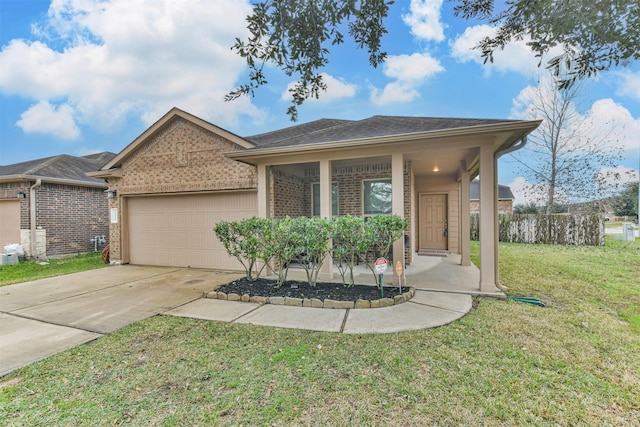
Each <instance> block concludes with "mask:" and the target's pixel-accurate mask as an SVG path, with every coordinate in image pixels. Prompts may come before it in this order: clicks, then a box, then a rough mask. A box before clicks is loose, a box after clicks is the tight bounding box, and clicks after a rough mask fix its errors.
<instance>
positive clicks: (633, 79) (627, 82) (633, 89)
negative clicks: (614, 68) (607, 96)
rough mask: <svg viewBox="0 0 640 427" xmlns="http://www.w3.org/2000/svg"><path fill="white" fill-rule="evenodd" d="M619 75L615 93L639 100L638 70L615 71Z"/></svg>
mask: <svg viewBox="0 0 640 427" xmlns="http://www.w3.org/2000/svg"><path fill="white" fill-rule="evenodd" d="M617 75H618V76H620V77H621V80H622V81H621V82H620V85H619V86H618V90H617V91H616V93H617V94H618V95H622V96H628V97H630V98H632V99H635V100H636V101H638V102H640V71H639V72H636V73H634V72H632V71H622V72H619V73H617Z"/></svg>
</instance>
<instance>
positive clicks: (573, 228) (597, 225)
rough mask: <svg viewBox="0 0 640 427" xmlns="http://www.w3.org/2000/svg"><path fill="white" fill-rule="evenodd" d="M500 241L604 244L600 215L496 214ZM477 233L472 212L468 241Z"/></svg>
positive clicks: (478, 223) (476, 237) (477, 219)
mask: <svg viewBox="0 0 640 427" xmlns="http://www.w3.org/2000/svg"><path fill="white" fill-rule="evenodd" d="M498 223H499V231H498V237H499V241H501V242H511V243H546V244H556V245H589V246H603V245H604V221H603V218H602V215H566V214H558V215H545V214H540V215H510V214H504V215H499V217H498ZM479 236H480V220H479V215H478V214H472V215H471V240H478V239H479Z"/></svg>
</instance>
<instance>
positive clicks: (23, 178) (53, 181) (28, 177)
mask: <svg viewBox="0 0 640 427" xmlns="http://www.w3.org/2000/svg"><path fill="white" fill-rule="evenodd" d="M14 181H44V182H48V183H51V184H64V185H75V186H79V187H95V188H107V184H106V183H104V182H91V181H82V180H80V179H67V178H51V177H46V176H37V175H25V174H15V175H3V176H0V182H14Z"/></svg>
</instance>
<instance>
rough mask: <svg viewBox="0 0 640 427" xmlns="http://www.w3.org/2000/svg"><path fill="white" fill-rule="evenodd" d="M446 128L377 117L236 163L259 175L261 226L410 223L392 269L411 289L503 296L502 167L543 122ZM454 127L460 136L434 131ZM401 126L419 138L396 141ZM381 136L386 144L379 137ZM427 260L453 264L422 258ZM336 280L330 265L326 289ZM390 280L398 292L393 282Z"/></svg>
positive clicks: (283, 143)
mask: <svg viewBox="0 0 640 427" xmlns="http://www.w3.org/2000/svg"><path fill="white" fill-rule="evenodd" d="M443 120H444V119H428V118H396V117H382V118H381V117H374V118H372V119H367V120H364V121H361V122H355V123H347V124H340V125H339V126H337V127H338V128H339V130H340V132H338V131H337V129H336V126H334V127H332V128H330V129H329V130H327V131H326V134H323V132H322V131H320V132H319V131H315V132H310V133H305V129H304V126H305V125H302V127H301V128H300V129H295V127H294V128H292V129H288V130H286V132H285V134H284V135H283V139H282V140H280V141H279V140H278V135H273V134H267V135H264V136H261V135H258V136H256V137H253V138H249V140H251V141H252V142H254V143H256V145H257V147H256V148H252V149H248V150H243V151H238V152H234V153H227V156H229V157H230V158H232V159H234V160H238V161H243V162H246V163H250V164H253V165H255V166H256V167H257V174H258V215H259V216H261V217H282V216H285V215H289V216H321V217H326V218H330V217H332V216H338V215H358V216H364V217H367V216H368V215H374V214H382V215H389V214H393V215H399V216H403V217H404V218H406V219H407V222H408V224H409V226H408V228H407V230H405V237H404V238H401V239H398V240H397V241H396V242H394V245H393V252H392V253H393V255H392V257H393V258H392V260H390V261H391V262H392V266H395V265H396V264H397V263H398V262H400V263H401V265H402V266H403V268H404V270H405V272H406V275H407V283H408V284H409V285H410V286H414V287H418V288H425V289H439V290H447V289H446V288H449V290H452V291H466V292H482V293H497V294H499V293H500V292H501V291H500V284H499V272H498V269H497V265H498V259H497V257H498V253H497V242H498V238H497V222H498V215H497V188H498V184H497V159H498V157H499V156H500V155H501V154H502V153H503V152H505V151H506V150H513V149H517V148H520V147H521V146H522V145H524V137H525V136H526V134H528V133H529V132H530V131H532V130H533V129H535V127H536V126H537V125H538V122H520V121H506V122H504V121H489V123H486V122H482V123H478V121H475V120H471V119H469V120H466V119H450V120H451V123H449V122H446V123H445V122H443ZM366 122H368V123H366ZM383 125H385V126H387V128H385V127H384V126H383ZM445 125H451V126H457V127H454V128H446V127H445V128H444V129H442V128H437V129H435V130H428V128H429V126H445ZM394 126H396V127H398V129H401V128H407V129H412V130H415V131H414V132H411V133H406V132H401V131H400V130H397V132H399V133H392V134H389V132H390V130H389V127H391V128H393V127H394ZM420 129H426V130H420ZM376 130H377V131H380V132H386V133H387V134H386V135H382V136H376V135H375V132H376ZM338 133H340V134H338ZM366 134H369V136H364V135H366ZM349 135H351V136H353V137H354V138H349V137H348V136H349ZM355 136H360V137H359V138H355ZM335 138H338V140H336V139H335ZM341 138H342V139H341ZM274 140H275V141H276V142H275V143H274V142H273V141H274ZM266 141H270V144H267V145H264V146H260V144H264V143H265V142H266ZM478 175H482V180H481V188H480V199H481V201H482V203H481V206H480V222H481V224H480V229H481V233H480V265H479V269H478V268H477V267H475V266H473V265H472V264H471V261H470V256H469V250H470V212H469V186H470V182H471V180H472V179H473V178H474V177H476V176H478ZM427 251H442V253H444V254H446V256H444V257H439V256H428V255H423V254H424V253H425V252H427ZM360 267H361V268H362V274H359V277H357V278H356V279H357V280H358V283H369V282H373V275H372V274H371V272H370V271H369V270H367V269H366V267H365V266H364V265H361V266H360ZM392 270H393V269H392V268H390V269H389V272H390V273H391V272H392ZM336 277H337V278H338V279H339V276H337V275H336V273H335V271H334V267H333V266H332V260H331V258H330V257H329V258H328V259H326V260H325V262H324V264H323V270H322V272H321V276H320V279H321V280H323V281H329V280H335V278H336ZM292 278H293V277H292ZM386 278H387V280H389V281H392V282H394V283H397V278H394V275H393V274H388V275H387V276H386ZM360 280H362V282H360Z"/></svg>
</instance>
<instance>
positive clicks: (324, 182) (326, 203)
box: [320, 160, 333, 280]
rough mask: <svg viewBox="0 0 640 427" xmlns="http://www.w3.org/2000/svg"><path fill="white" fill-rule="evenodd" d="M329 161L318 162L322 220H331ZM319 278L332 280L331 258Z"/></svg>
mask: <svg viewBox="0 0 640 427" xmlns="http://www.w3.org/2000/svg"><path fill="white" fill-rule="evenodd" d="M331 187H332V186H331V161H330V160H320V216H321V217H322V218H331V215H332V210H333V209H332V206H333V203H332V200H331V193H332V191H331ZM320 278H321V279H322V280H331V279H333V257H332V256H331V254H329V255H327V257H326V258H325V259H324V263H323V264H322V268H321V269H320Z"/></svg>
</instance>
